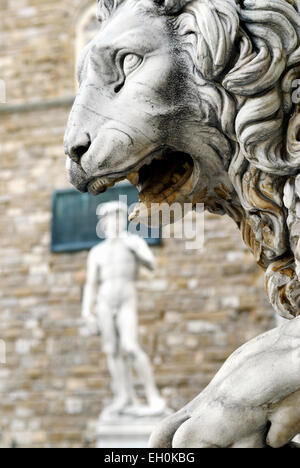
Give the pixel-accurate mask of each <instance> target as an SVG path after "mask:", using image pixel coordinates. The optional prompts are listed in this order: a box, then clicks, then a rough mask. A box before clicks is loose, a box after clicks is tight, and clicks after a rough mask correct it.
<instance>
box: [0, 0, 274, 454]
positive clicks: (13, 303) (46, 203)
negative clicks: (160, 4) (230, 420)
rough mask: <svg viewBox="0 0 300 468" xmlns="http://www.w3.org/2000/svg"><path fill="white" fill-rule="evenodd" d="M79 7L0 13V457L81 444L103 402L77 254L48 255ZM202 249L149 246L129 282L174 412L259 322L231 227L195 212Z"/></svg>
mask: <svg viewBox="0 0 300 468" xmlns="http://www.w3.org/2000/svg"><path fill="white" fill-rule="evenodd" d="M16 4H17V7H16ZM89 4H90V2H83V1H82V0H72V1H71V0H18V2H13V1H12V0H1V2H0V18H1V25H0V28H1V29H0V43H1V47H0V79H4V80H5V82H6V85H7V101H8V102H7V104H6V105H5V106H0V151H1V155H0V233H1V234H0V339H1V340H5V343H6V352H7V363H6V365H0V437H1V438H0V445H1V446H3V447H9V446H15V445H17V446H19V447H81V446H84V445H85V444H86V443H87V442H86V437H87V435H88V434H89V432H88V428H89V426H90V424H91V423H92V422H93V421H94V420H95V419H96V418H97V417H98V414H99V412H100V411H101V409H102V407H103V405H105V404H106V403H107V402H108V401H109V399H110V397H111V391H110V383H109V382H110V381H109V375H108V371H107V367H106V361H105V356H104V354H103V352H102V350H101V338H100V337H97V336H96V337H86V336H85V333H84V331H85V330H84V327H83V324H82V321H81V318H80V308H81V296H82V288H83V284H84V280H85V264H86V258H87V252H82V253H77V254H62V255H53V254H51V253H50V222H51V195H52V192H53V190H55V189H61V188H67V187H68V183H67V181H66V176H65V169H64V167H65V158H64V155H63V145H62V142H63V134H64V128H65V125H66V120H67V117H68V112H69V110H70V106H69V104H68V103H67V102H68V97H69V96H71V95H73V94H74V80H73V71H74V66H75V64H74V61H75V60H74V57H75V31H76V24H77V22H78V20H79V18H80V15H81V12H82V11H83V7H84V6H87V5H89ZM51 100H52V101H53V102H52V104H51V105H49V104H48V105H47V104H45V101H46V102H48V101H51ZM29 104H30V105H29ZM32 104H33V105H32ZM15 105H18V106H21V107H14V106H15ZM26 105H27V107H26ZM205 239H206V242H205V249H204V250H203V251H202V252H195V251H186V250H185V249H184V243H183V242H182V241H176V240H166V241H164V245H163V246H162V247H159V248H155V249H154V251H155V254H156V256H157V260H158V264H159V268H158V269H157V271H156V272H155V273H154V274H153V275H152V276H151V275H150V276H149V275H146V276H145V275H142V276H141V277H140V278H139V281H138V290H139V301H140V328H139V331H140V339H141V342H142V345H143V347H144V349H145V350H146V351H147V353H148V354H149V355H150V356H151V360H152V362H153V366H154V369H155V375H156V380H157V383H158V385H159V388H160V389H161V391H162V393H163V394H164V395H165V397H166V398H167V399H168V401H169V404H170V406H172V407H173V408H174V409H178V408H180V407H181V406H182V405H183V404H185V403H186V402H187V401H188V400H189V399H191V398H193V397H194V396H195V395H196V394H197V393H198V392H199V391H200V390H201V389H202V388H203V387H204V386H205V385H207V383H208V382H209V381H210V379H211V378H212V377H213V375H214V374H215V373H216V371H217V370H218V369H219V367H220V366H221V365H222V363H223V361H224V360H225V359H226V357H227V356H228V355H229V354H230V353H231V352H232V351H233V350H234V349H235V348H236V347H237V346H239V345H240V344H241V343H243V342H245V341H246V340H248V339H250V338H251V337H253V336H255V335H257V334H259V333H261V332H262V331H264V330H266V329H268V328H269V327H271V326H272V325H273V320H272V311H271V308H270V306H269V304H268V303H267V300H266V298H265V295H264V288H263V278H262V276H261V274H260V273H259V270H258V269H257V267H256V266H255V264H254V261H253V259H252V257H251V255H250V254H249V253H248V251H247V250H246V248H245V247H244V246H243V244H242V242H241V240H240V234H239V232H238V230H237V229H236V227H235V226H234V224H233V223H232V221H231V220H229V219H227V218H218V217H216V216H212V215H207V216H206V236H205Z"/></svg>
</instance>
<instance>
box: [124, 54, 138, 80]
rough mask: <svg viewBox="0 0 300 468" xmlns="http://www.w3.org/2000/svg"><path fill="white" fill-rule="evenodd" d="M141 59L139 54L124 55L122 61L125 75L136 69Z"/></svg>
mask: <svg viewBox="0 0 300 468" xmlns="http://www.w3.org/2000/svg"><path fill="white" fill-rule="evenodd" d="M142 61H143V59H142V57H140V56H139V55H136V54H128V55H126V56H125V58H124V61H123V70H124V74H125V76H128V75H129V74H130V73H132V72H133V71H134V70H136V69H137V68H138V67H139V66H140V64H141V63H142Z"/></svg>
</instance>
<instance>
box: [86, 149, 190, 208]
mask: <svg viewBox="0 0 300 468" xmlns="http://www.w3.org/2000/svg"><path fill="white" fill-rule="evenodd" d="M193 171H194V162H193V159H192V158H191V157H190V156H189V155H188V154H186V153H182V152H179V151H174V150H164V151H162V152H161V153H160V154H159V153H157V154H156V155H152V156H150V157H148V158H146V159H145V160H144V161H142V162H141V163H140V164H139V165H137V166H136V167H135V168H133V169H132V170H130V171H128V173H127V174H122V175H121V174H120V175H119V176H118V175H115V176H114V178H112V176H110V177H103V178H98V179H96V180H93V181H92V182H90V183H89V185H88V191H89V192H90V193H92V194H93V195H97V194H99V193H103V192H105V191H106V190H107V189H108V188H109V187H112V186H114V185H115V184H116V183H117V182H120V181H122V180H125V179H128V180H129V181H130V182H131V183H132V184H133V185H135V186H136V187H137V188H138V190H139V197H140V201H141V202H142V203H143V204H144V205H146V206H147V207H149V208H150V206H151V204H152V203H164V202H165V203H169V204H172V203H174V202H175V201H182V199H183V198H184V197H186V196H187V195H188V194H189V193H190V192H191V190H192V184H193Z"/></svg>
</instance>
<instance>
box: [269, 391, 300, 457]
mask: <svg viewBox="0 0 300 468" xmlns="http://www.w3.org/2000/svg"><path fill="white" fill-rule="evenodd" d="M269 419H270V422H271V428H270V431H269V433H268V436H267V444H268V445H269V446H270V447H273V448H278V447H283V446H284V445H287V444H289V443H290V441H291V440H292V439H293V437H294V436H295V433H297V432H298V433H300V390H299V391H298V392H296V393H293V394H292V395H290V396H289V397H287V398H286V399H285V400H283V401H281V402H280V403H278V404H277V405H274V407H273V408H272V409H271V414H270V417H269Z"/></svg>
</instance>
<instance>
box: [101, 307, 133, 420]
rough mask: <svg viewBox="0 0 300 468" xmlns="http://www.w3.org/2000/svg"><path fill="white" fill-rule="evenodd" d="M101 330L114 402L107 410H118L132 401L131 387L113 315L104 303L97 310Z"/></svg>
mask: <svg viewBox="0 0 300 468" xmlns="http://www.w3.org/2000/svg"><path fill="white" fill-rule="evenodd" d="M98 314H99V321H100V327H101V332H102V340H103V349H104V352H105V354H106V356H107V363H108V369H109V372H110V375H111V378H112V389H113V392H114V403H113V404H112V406H111V407H109V408H108V411H119V410H121V409H122V408H124V407H125V406H127V405H130V404H131V403H132V389H131V386H130V382H129V379H128V369H127V364H126V362H125V360H124V357H123V356H122V354H121V352H120V343H119V338H118V331H117V326H116V320H115V316H114V313H113V311H112V310H110V308H109V307H107V306H106V305H105V304H102V305H101V308H99V311H98Z"/></svg>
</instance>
